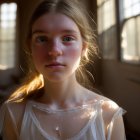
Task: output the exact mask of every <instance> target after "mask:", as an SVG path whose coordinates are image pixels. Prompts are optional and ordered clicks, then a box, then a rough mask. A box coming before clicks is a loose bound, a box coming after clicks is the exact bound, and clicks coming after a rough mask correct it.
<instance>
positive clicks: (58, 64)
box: [45, 62, 65, 68]
mask: <svg viewBox="0 0 140 140" xmlns="http://www.w3.org/2000/svg"><path fill="white" fill-rule="evenodd" d="M45 67H47V68H62V67H65V65H64V64H62V63H58V62H54V63H49V64H47V65H45Z"/></svg>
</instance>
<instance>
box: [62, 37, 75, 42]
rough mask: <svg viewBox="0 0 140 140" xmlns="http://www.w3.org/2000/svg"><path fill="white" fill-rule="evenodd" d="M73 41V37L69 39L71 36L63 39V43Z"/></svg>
mask: <svg viewBox="0 0 140 140" xmlns="http://www.w3.org/2000/svg"><path fill="white" fill-rule="evenodd" d="M73 40H74V37H71V36H65V37H63V42H70V41H73Z"/></svg>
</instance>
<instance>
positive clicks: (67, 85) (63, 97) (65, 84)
mask: <svg viewBox="0 0 140 140" xmlns="http://www.w3.org/2000/svg"><path fill="white" fill-rule="evenodd" d="M82 89H83V88H82V87H81V86H80V85H79V83H78V82H77V81H76V78H75V77H74V78H73V77H72V78H71V79H67V80H64V81H61V82H49V81H46V82H45V94H44V95H43V97H42V99H41V100H42V101H43V102H46V103H48V104H56V105H59V106H65V105H66V104H68V103H70V102H71V103H72V102H74V101H76V100H78V96H79V93H80V92H81V90H82Z"/></svg>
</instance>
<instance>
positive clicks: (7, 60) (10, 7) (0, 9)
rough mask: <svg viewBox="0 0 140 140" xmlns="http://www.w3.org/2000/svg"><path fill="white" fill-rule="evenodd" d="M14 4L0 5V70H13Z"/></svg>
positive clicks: (14, 42)
mask: <svg viewBox="0 0 140 140" xmlns="http://www.w3.org/2000/svg"><path fill="white" fill-rule="evenodd" d="M16 11H17V5H16V3H3V4H1V5H0V69H2V70H4V69H9V68H14V66H15V49H16Z"/></svg>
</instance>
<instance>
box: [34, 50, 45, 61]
mask: <svg viewBox="0 0 140 140" xmlns="http://www.w3.org/2000/svg"><path fill="white" fill-rule="evenodd" d="M46 55H47V51H46V50H45V49H43V48H33V49H32V57H33V60H34V63H42V62H44V60H45V58H46Z"/></svg>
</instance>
